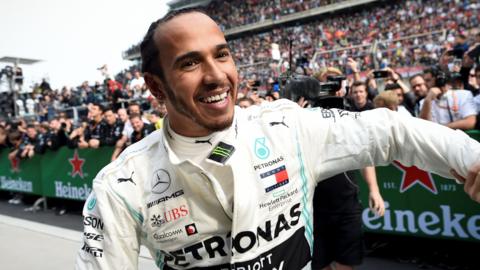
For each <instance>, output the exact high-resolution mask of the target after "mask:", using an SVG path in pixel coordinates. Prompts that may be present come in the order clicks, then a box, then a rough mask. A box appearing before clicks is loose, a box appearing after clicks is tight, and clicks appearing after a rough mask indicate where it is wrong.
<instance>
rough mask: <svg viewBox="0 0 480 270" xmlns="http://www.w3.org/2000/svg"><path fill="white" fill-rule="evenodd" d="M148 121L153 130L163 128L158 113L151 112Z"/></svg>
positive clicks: (161, 119)
mask: <svg viewBox="0 0 480 270" xmlns="http://www.w3.org/2000/svg"><path fill="white" fill-rule="evenodd" d="M148 121H149V122H150V123H152V125H153V126H154V127H155V130H157V129H161V128H162V127H163V118H162V117H161V116H160V113H159V112H158V111H153V112H151V113H150V115H149V118H148Z"/></svg>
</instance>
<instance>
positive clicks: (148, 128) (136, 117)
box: [130, 113, 155, 143]
mask: <svg viewBox="0 0 480 270" xmlns="http://www.w3.org/2000/svg"><path fill="white" fill-rule="evenodd" d="M130 122H131V123H132V127H133V133H132V135H131V137H130V142H132V143H136V142H138V141H140V140H141V139H143V138H145V137H146V136H147V135H148V134H150V133H152V132H153V131H154V130H155V127H154V126H153V125H151V124H145V123H144V122H143V121H142V116H141V115H140V114H136V113H134V114H132V115H130Z"/></svg>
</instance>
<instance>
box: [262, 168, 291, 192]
mask: <svg viewBox="0 0 480 270" xmlns="http://www.w3.org/2000/svg"><path fill="white" fill-rule="evenodd" d="M260 178H261V180H260V181H261V182H262V184H263V186H264V188H265V192H270V191H272V190H274V189H276V188H279V187H281V186H284V185H286V184H288V173H287V169H286V168H285V165H282V166H280V167H277V168H276V169H273V170H270V171H267V172H264V173H262V174H260Z"/></svg>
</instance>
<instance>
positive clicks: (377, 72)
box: [373, 70, 388, 79]
mask: <svg viewBox="0 0 480 270" xmlns="http://www.w3.org/2000/svg"><path fill="white" fill-rule="evenodd" d="M373 77H374V78H375V79H380V78H387V77H388V71H386V70H375V71H373Z"/></svg>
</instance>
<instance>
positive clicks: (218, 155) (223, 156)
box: [208, 142, 235, 164]
mask: <svg viewBox="0 0 480 270" xmlns="http://www.w3.org/2000/svg"><path fill="white" fill-rule="evenodd" d="M233 152H235V147H233V145H230V144H226V143H224V142H219V143H218V144H217V146H215V148H213V150H212V152H211V153H210V156H208V159H210V160H213V161H216V162H218V163H222V164H225V162H227V160H228V159H229V158H230V157H231V156H232V155H233Z"/></svg>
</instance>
